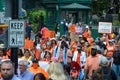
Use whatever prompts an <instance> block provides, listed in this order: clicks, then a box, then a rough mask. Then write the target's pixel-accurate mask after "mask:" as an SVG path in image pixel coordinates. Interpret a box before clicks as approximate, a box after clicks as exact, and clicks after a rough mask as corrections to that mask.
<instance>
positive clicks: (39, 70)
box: [28, 67, 49, 79]
mask: <svg viewBox="0 0 120 80" xmlns="http://www.w3.org/2000/svg"><path fill="white" fill-rule="evenodd" d="M28 71H30V72H33V73H34V74H37V73H42V74H43V75H44V76H45V77H46V78H47V79H48V78H49V74H48V72H46V71H45V70H44V69H43V68H41V67H38V68H36V69H34V68H33V67H31V68H28Z"/></svg>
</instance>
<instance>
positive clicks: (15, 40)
mask: <svg viewBox="0 0 120 80" xmlns="http://www.w3.org/2000/svg"><path fill="white" fill-rule="evenodd" d="M8 29H9V30H8V45H9V47H23V46H24V37H25V26H24V21H23V20H11V21H10V22H9V27H8Z"/></svg>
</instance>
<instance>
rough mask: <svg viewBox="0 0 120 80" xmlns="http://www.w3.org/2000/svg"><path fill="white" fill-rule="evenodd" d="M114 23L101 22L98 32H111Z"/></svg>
mask: <svg viewBox="0 0 120 80" xmlns="http://www.w3.org/2000/svg"><path fill="white" fill-rule="evenodd" d="M111 31H112V23H110V22H99V27H98V32H99V33H111Z"/></svg>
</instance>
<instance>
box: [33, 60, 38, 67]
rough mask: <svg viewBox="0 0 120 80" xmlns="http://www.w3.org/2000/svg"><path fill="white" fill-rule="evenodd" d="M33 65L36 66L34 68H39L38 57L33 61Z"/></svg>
mask: <svg viewBox="0 0 120 80" xmlns="http://www.w3.org/2000/svg"><path fill="white" fill-rule="evenodd" d="M32 63H33V64H32V67H33V68H34V69H36V68H38V67H39V64H38V60H36V59H34V60H33V61H32Z"/></svg>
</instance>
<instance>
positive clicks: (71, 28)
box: [70, 24, 75, 32]
mask: <svg viewBox="0 0 120 80" xmlns="http://www.w3.org/2000/svg"><path fill="white" fill-rule="evenodd" d="M70 32H75V25H73V24H72V25H70Z"/></svg>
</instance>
